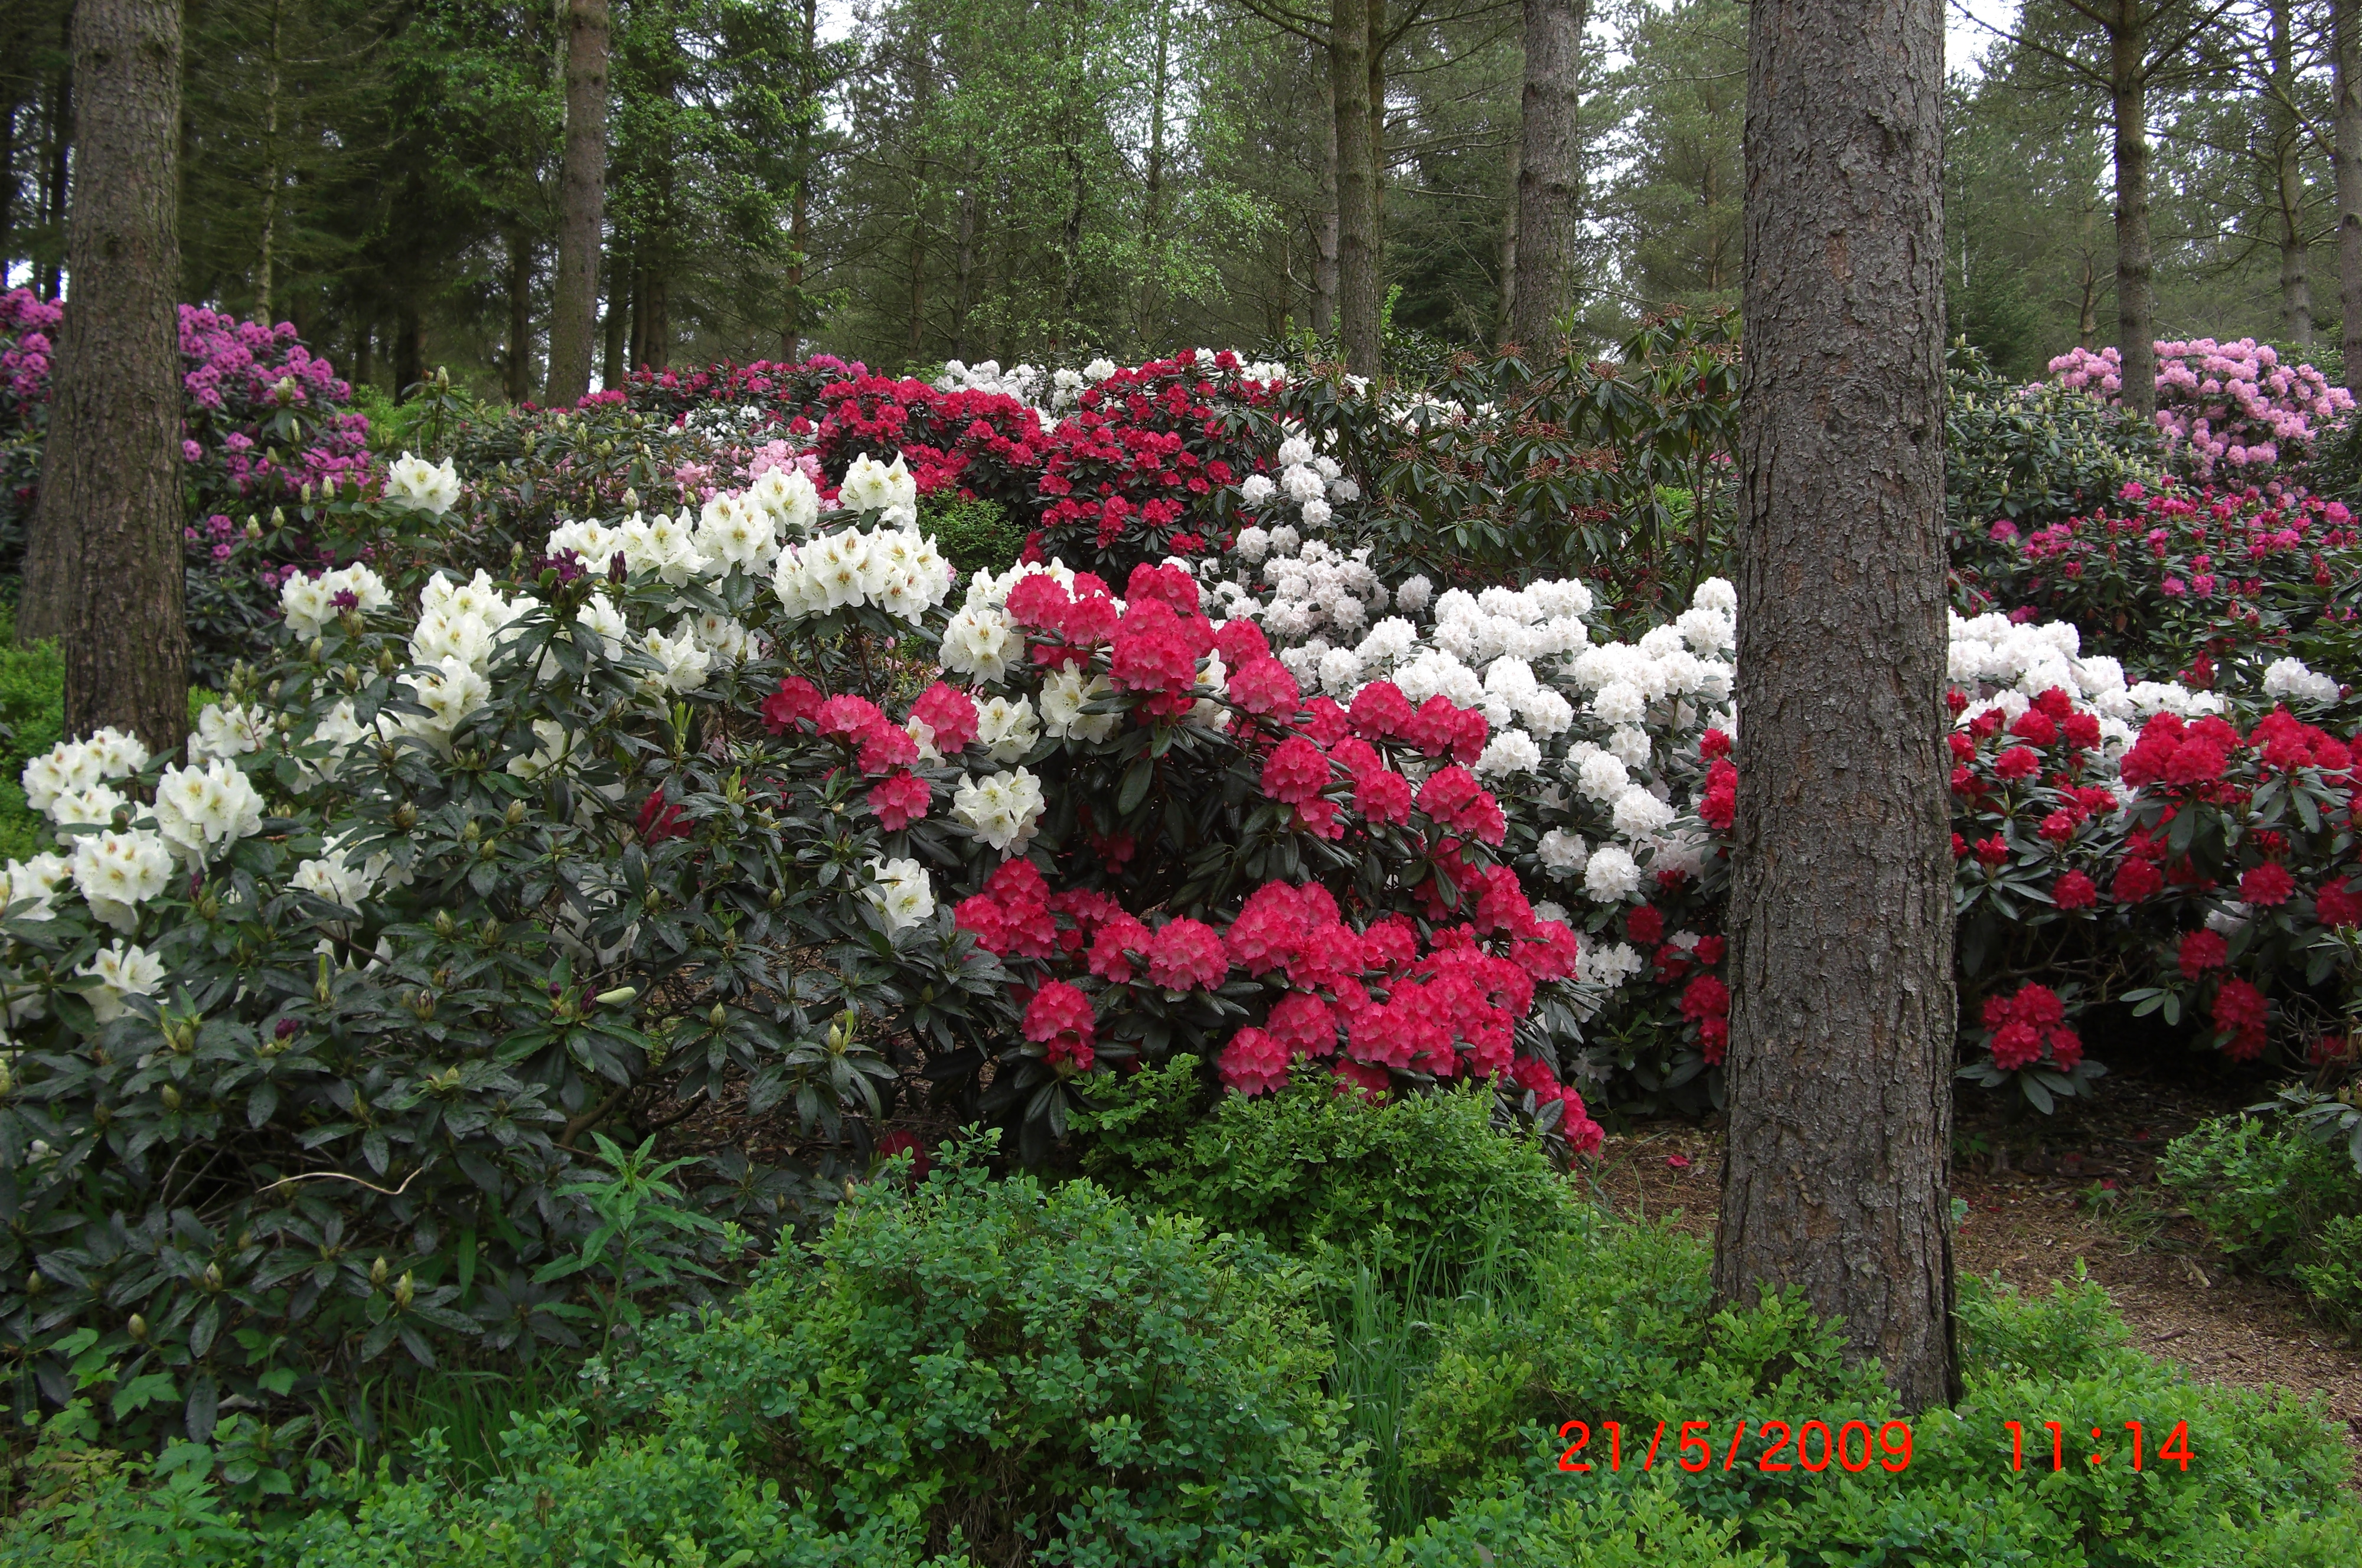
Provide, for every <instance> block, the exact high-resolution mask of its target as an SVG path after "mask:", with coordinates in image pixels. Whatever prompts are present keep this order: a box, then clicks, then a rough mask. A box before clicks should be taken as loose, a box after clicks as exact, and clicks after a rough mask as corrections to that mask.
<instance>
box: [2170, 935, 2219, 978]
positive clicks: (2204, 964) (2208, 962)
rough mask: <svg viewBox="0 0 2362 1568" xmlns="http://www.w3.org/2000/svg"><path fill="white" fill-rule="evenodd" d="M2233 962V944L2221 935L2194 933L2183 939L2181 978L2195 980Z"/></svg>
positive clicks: (2180, 956) (2180, 957) (2180, 958)
mask: <svg viewBox="0 0 2362 1568" xmlns="http://www.w3.org/2000/svg"><path fill="white" fill-rule="evenodd" d="M2230 961H2231V944H2229V943H2228V942H2225V941H2224V940H2223V937H2222V935H2221V933H2217V932H2212V931H2193V932H2191V933H2189V934H2188V935H2186V936H2184V937H2183V938H2182V939H2181V950H2180V955H2179V962H2180V966H2181V977H2182V978H2183V979H2185V980H2194V979H2196V978H2198V977H2199V976H2201V975H2202V974H2204V973H2205V972H2206V971H2207V970H2209V969H2219V968H2221V967H2223V966H2224V965H2225V964H2228V963H2229V962H2230Z"/></svg>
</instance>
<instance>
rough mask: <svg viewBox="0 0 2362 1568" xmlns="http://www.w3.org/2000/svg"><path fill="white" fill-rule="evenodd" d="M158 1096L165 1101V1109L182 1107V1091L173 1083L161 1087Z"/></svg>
mask: <svg viewBox="0 0 2362 1568" xmlns="http://www.w3.org/2000/svg"><path fill="white" fill-rule="evenodd" d="M157 1098H158V1099H161V1100H162V1101H163V1102H164V1109H165V1110H180V1109H181V1091H180V1090H179V1089H176V1088H173V1087H172V1086H171V1084H166V1085H165V1086H164V1087H163V1088H160V1089H159V1090H158V1091H157Z"/></svg>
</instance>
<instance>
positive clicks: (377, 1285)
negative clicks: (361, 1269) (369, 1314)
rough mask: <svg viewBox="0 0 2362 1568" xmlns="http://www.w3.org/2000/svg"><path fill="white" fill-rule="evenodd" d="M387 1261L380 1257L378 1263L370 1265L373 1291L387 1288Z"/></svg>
mask: <svg viewBox="0 0 2362 1568" xmlns="http://www.w3.org/2000/svg"><path fill="white" fill-rule="evenodd" d="M385 1275H386V1267H385V1259H384V1258H383V1257H380V1258H379V1259H378V1260H377V1262H375V1263H373V1264H370V1289H371V1290H383V1289H384V1288H385Z"/></svg>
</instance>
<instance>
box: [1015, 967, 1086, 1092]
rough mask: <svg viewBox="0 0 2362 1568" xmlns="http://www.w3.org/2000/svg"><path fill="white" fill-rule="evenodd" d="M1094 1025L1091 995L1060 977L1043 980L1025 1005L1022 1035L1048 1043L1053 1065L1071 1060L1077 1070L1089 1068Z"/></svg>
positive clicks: (1037, 1041) (1043, 1043)
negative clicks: (1088, 995)
mask: <svg viewBox="0 0 2362 1568" xmlns="http://www.w3.org/2000/svg"><path fill="white" fill-rule="evenodd" d="M1096 1026H1097V1020H1096V1018H1095V1017H1094V1016H1093V1014H1092V1012H1091V999H1090V998H1088V997H1087V996H1085V995H1084V994H1083V993H1082V992H1080V991H1078V990H1076V988H1074V987H1072V986H1070V985H1068V984H1066V982H1065V981H1064V980H1048V981H1044V982H1043V986H1042V988H1041V989H1040V990H1038V991H1035V992H1034V993H1033V999H1032V1001H1030V1002H1028V1003H1027V1004H1026V1006H1025V1038H1026V1039H1028V1040H1031V1041H1032V1042H1033V1043H1035V1044H1037V1045H1046V1046H1048V1047H1049V1052H1048V1055H1049V1059H1050V1062H1051V1065H1052V1066H1056V1065H1057V1064H1058V1063H1060V1062H1072V1063H1073V1064H1074V1065H1075V1067H1076V1070H1077V1071H1079V1072H1086V1073H1087V1072H1089V1071H1090V1069H1091V1062H1092V1060H1093V1054H1092V1050H1091V1043H1092V1041H1093V1039H1094V1038H1095V1031H1096Z"/></svg>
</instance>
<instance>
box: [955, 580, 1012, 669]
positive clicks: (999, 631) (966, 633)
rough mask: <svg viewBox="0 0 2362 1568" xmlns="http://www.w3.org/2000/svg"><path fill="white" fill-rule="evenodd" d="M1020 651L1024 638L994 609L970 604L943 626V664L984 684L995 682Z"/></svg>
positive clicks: (1008, 620) (1006, 618)
mask: <svg viewBox="0 0 2362 1568" xmlns="http://www.w3.org/2000/svg"><path fill="white" fill-rule="evenodd" d="M971 597H973V596H972V595H971ZM1024 653H1025V643H1024V639H1023V638H1022V637H1021V636H1019V635H1018V632H1017V628H1016V626H1015V625H1014V624H1011V622H1010V619H1009V617H1008V616H1006V615H1004V614H1002V613H1000V612H999V610H997V609H991V608H979V607H977V606H976V605H974V604H970V605H968V606H966V608H964V609H962V610H961V611H960V612H959V613H958V614H956V615H954V616H953V617H952V618H951V624H949V625H947V626H945V627H944V643H943V660H944V668H945V669H948V670H950V671H951V672H952V673H953V674H955V675H972V676H974V677H975V678H976V679H977V680H979V681H981V682H983V683H984V684H985V685H987V686H992V685H998V684H999V681H1000V679H1001V678H1002V677H1004V676H1006V675H1007V674H1008V673H1009V664H1010V659H1011V658H1012V657H1016V658H1022V657H1024Z"/></svg>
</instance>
